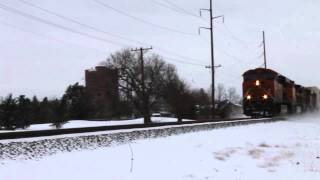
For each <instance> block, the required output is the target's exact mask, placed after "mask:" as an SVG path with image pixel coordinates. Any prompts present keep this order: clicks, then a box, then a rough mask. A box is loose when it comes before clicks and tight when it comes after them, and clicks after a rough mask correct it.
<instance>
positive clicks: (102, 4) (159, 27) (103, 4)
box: [92, 0, 197, 36]
mask: <svg viewBox="0 0 320 180" xmlns="http://www.w3.org/2000/svg"><path fill="white" fill-rule="evenodd" d="M92 1H94V2H96V3H97V4H99V5H101V6H103V7H105V8H108V9H111V10H113V11H115V12H117V13H119V14H122V15H124V16H126V17H129V18H131V19H134V20H135V21H138V22H141V23H144V24H147V25H150V26H153V27H156V28H158V29H162V30H166V31H171V32H174V33H178V34H184V35H192V36H197V34H196V33H189V32H183V31H179V30H176V29H172V28H169V27H166V26H161V25H158V24H154V23H152V22H149V21H146V20H144V19H141V18H138V17H136V16H133V15H131V14H129V13H126V12H124V11H122V10H119V9H116V8H114V7H112V6H110V5H108V4H106V3H105V2H101V1H99V0H92Z"/></svg>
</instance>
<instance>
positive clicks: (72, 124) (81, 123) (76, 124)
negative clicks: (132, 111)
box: [0, 117, 191, 133]
mask: <svg viewBox="0 0 320 180" xmlns="http://www.w3.org/2000/svg"><path fill="white" fill-rule="evenodd" d="M184 121H191V120H184ZM152 122H154V123H162V122H177V119H176V118H168V117H152ZM128 124H143V119H142V118H139V119H134V120H115V121H86V120H71V121H68V122H67V123H65V124H64V125H63V126H62V129H68V128H81V127H96V126H114V125H128ZM48 129H56V128H55V126H52V124H51V123H48V124H34V125H31V126H30V127H29V128H27V129H16V130H1V131H0V133H4V132H13V131H38V130H48Z"/></svg>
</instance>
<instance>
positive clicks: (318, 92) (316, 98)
mask: <svg viewBox="0 0 320 180" xmlns="http://www.w3.org/2000/svg"><path fill="white" fill-rule="evenodd" d="M306 89H308V90H309V97H308V99H309V104H308V106H307V107H308V110H310V111H316V110H319V108H320V89H319V88H317V87H307V88H306Z"/></svg>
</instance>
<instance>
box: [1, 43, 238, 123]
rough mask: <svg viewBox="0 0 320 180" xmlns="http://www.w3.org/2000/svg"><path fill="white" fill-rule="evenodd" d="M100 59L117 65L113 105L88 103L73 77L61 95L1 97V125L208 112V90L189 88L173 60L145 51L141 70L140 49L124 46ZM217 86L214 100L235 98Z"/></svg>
mask: <svg viewBox="0 0 320 180" xmlns="http://www.w3.org/2000/svg"><path fill="white" fill-rule="evenodd" d="M103 65H104V66H106V67H108V68H114V69H117V70H118V71H119V93H120V97H119V100H118V102H117V103H116V104H114V105H113V106H115V107H112V108H111V107H108V106H103V105H97V104H94V103H92V102H91V99H92V98H91V97H89V95H88V94H87V92H86V89H85V87H84V86H82V85H79V84H78V83H76V84H74V85H70V86H69V87H68V88H67V89H66V91H65V93H64V94H63V95H62V97H61V98H52V99H48V98H43V99H41V100H40V99H38V98H37V97H36V96H35V97H33V98H31V99H29V98H28V97H26V96H24V95H21V96H19V97H13V96H12V95H8V96H7V97H5V98H3V99H2V100H1V101H0V127H2V128H5V129H15V128H27V127H28V126H30V125H31V124H39V123H52V124H53V125H54V126H55V127H57V128H60V127H61V126H62V125H63V124H64V123H65V122H66V121H67V120H70V119H72V120H81V119H112V118H114V119H121V118H130V117H135V118H136V117H143V118H144V123H151V117H150V116H151V114H152V113H153V112H167V113H168V114H170V115H173V116H174V117H176V118H177V119H178V121H182V119H208V118H210V116H211V109H212V106H211V103H210V102H211V101H210V99H211V97H210V94H209V93H207V91H205V90H204V89H192V88H191V87H190V86H189V85H188V83H187V82H185V81H184V80H182V79H181V78H180V77H179V76H178V73H177V70H176V68H175V66H173V65H172V64H168V63H166V62H165V61H164V60H163V58H162V57H161V56H159V55H156V54H152V55H149V56H146V57H145V61H144V72H142V70H141V62H140V57H139V54H135V53H133V52H131V51H130V50H129V49H124V50H121V51H118V52H116V53H114V54H111V55H110V56H109V57H108V58H107V61H105V62H103ZM142 73H144V74H143V76H144V79H145V81H144V82H143V81H142V78H141V77H142ZM216 91H217V97H216V99H217V101H218V102H221V101H224V100H226V99H229V100H232V101H238V99H239V96H238V95H237V94H236V91H235V89H234V88H230V89H228V90H226V89H225V87H224V86H223V85H219V86H218V88H217V90H216ZM106 104H107V102H106ZM108 111H112V112H108ZM219 113H220V112H218V113H217V114H219ZM107 114H108V115H107ZM220 114H221V113H220Z"/></svg>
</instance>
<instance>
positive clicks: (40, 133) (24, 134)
mask: <svg viewBox="0 0 320 180" xmlns="http://www.w3.org/2000/svg"><path fill="white" fill-rule="evenodd" d="M273 120H284V118H282V117H277V118H254V119H253V118H232V119H216V120H214V121H213V120H206V121H184V122H165V123H151V124H130V125H113V126H96V127H81V128H67V129H50V130H37V131H15V132H5V133H0V140H8V139H22V138H32V137H45V136H55V135H65V134H78V133H90V132H99V131H114V130H128V129H141V128H143V129H148V128H154V127H165V126H179V125H181V126H182V125H198V124H204V123H216V124H217V126H232V125H238V124H251V122H252V123H257V122H260V121H261V122H266V121H273Z"/></svg>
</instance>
